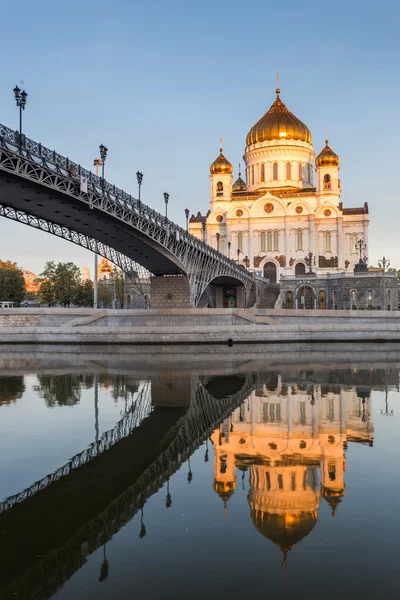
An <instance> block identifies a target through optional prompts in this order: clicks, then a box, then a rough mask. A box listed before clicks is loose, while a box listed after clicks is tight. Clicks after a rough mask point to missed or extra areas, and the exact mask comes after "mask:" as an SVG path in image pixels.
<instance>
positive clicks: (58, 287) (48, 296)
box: [37, 261, 81, 307]
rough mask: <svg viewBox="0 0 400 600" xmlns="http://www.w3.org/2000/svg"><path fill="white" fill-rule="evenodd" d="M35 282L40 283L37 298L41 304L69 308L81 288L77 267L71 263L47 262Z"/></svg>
mask: <svg viewBox="0 0 400 600" xmlns="http://www.w3.org/2000/svg"><path fill="white" fill-rule="evenodd" d="M37 281H38V282H39V283H40V288H39V292H38V295H39V298H40V301H41V303H42V304H48V306H53V305H54V304H60V305H61V306H65V307H69V306H70V305H71V304H74V303H75V301H76V298H77V297H78V294H79V291H80V287H81V276H80V271H79V267H77V266H76V265H74V263H72V262H67V263H58V264H57V265H56V264H55V263H54V261H48V262H47V263H46V264H45V267H44V270H43V272H42V273H40V275H39V277H38V278H37Z"/></svg>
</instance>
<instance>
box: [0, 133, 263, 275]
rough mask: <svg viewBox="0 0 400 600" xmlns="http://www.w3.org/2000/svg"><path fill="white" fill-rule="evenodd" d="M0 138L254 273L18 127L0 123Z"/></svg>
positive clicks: (232, 266)
mask: <svg viewBox="0 0 400 600" xmlns="http://www.w3.org/2000/svg"><path fill="white" fill-rule="evenodd" d="M0 142H1V144H2V145H3V146H5V147H7V148H8V149H9V150H11V149H10V147H9V146H10V145H11V146H13V148H12V151H13V152H15V154H18V155H20V156H22V157H25V158H26V159H28V160H30V161H32V162H34V163H36V164H38V165H41V166H43V167H44V168H49V169H51V170H53V171H56V172H58V173H60V174H61V175H63V176H64V177H69V178H71V179H73V180H74V181H75V182H76V183H79V184H80V181H81V178H85V179H86V181H87V184H88V191H89V190H91V191H93V192H94V193H96V194H107V196H108V197H109V198H110V199H111V200H113V201H114V202H116V203H117V204H118V205H123V206H124V207H125V208H127V209H129V210H132V211H134V212H135V213H136V214H137V215H140V216H142V217H145V218H147V219H148V220H150V221H151V222H153V223H154V224H156V225H158V226H159V227H161V228H164V229H167V230H168V231H169V233H170V234H171V233H172V234H174V235H175V236H179V239H181V240H183V241H185V242H186V243H187V244H189V245H190V246H192V248H196V249H198V250H200V251H201V252H203V253H204V254H206V255H208V256H212V257H213V258H215V259H216V260H218V261H220V262H222V263H223V264H224V265H225V266H226V267H228V268H229V269H233V271H235V270H236V269H241V271H243V272H241V274H242V276H243V275H244V276H247V277H249V278H252V277H253V273H252V272H249V271H247V269H245V267H244V266H242V265H239V264H238V263H236V261H235V260H232V259H230V258H228V257H227V256H225V255H224V254H222V253H221V252H219V251H218V250H215V249H214V248H212V247H211V246H210V245H208V244H207V243H206V242H203V241H202V240H199V239H198V238H196V237H194V236H193V235H191V234H190V233H189V232H188V231H186V229H183V228H182V227H180V226H179V225H177V224H176V223H174V222H173V221H170V220H169V219H167V218H166V217H165V216H163V215H161V214H160V213H159V212H157V211H156V210H154V209H152V208H150V207H149V206H147V205H146V204H144V203H143V202H141V201H139V200H137V199H136V198H134V197H133V196H132V195H131V194H128V193H127V192H124V190H122V189H119V188H117V187H116V186H115V185H113V184H111V183H109V182H108V181H106V180H105V179H104V180H103V178H102V177H99V176H98V175H95V174H94V173H92V171H88V170H87V169H85V168H84V167H82V166H81V165H80V164H78V163H75V162H73V161H72V160H70V159H69V158H68V157H65V156H62V155H61V154H58V153H57V152H56V151H55V150H50V149H49V148H46V147H45V146H43V145H42V144H41V143H40V142H36V141H34V140H32V139H30V138H28V137H26V136H25V135H22V137H21V136H20V134H19V132H18V131H14V130H12V129H10V128H9V127H7V126H5V125H2V124H1V123H0Z"/></svg>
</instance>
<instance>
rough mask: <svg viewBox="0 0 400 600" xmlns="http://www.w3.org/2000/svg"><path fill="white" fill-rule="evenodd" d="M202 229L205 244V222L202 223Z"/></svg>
mask: <svg viewBox="0 0 400 600" xmlns="http://www.w3.org/2000/svg"><path fill="white" fill-rule="evenodd" d="M201 229H202V232H203V242H204V243H205V242H206V241H207V240H206V222H205V221H202V223H201Z"/></svg>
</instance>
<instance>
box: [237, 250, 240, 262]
mask: <svg viewBox="0 0 400 600" xmlns="http://www.w3.org/2000/svg"><path fill="white" fill-rule="evenodd" d="M237 255H238V259H237V263H238V264H239V255H240V249H239V248H238V249H237Z"/></svg>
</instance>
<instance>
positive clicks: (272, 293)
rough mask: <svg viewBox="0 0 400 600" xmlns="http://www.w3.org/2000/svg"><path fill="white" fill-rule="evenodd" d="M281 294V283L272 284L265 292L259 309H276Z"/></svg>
mask: <svg viewBox="0 0 400 600" xmlns="http://www.w3.org/2000/svg"><path fill="white" fill-rule="evenodd" d="M279 292H280V285H279V283H270V285H269V286H268V287H267V289H266V290H264V291H263V293H262V295H261V298H260V301H259V303H258V305H257V308H275V303H276V301H277V300H278V297H279Z"/></svg>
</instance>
